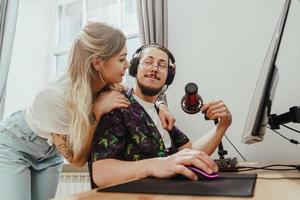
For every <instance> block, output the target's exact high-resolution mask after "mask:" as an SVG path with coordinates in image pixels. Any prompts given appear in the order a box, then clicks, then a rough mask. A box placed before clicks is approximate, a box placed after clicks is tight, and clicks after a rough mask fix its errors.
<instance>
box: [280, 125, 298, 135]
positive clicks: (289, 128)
mask: <svg viewBox="0 0 300 200" xmlns="http://www.w3.org/2000/svg"><path fill="white" fill-rule="evenodd" d="M282 126H284V127H285V128H287V129H290V130H292V131H295V132H296V133H300V131H298V130H296V129H294V128H292V127H289V126H287V125H282Z"/></svg>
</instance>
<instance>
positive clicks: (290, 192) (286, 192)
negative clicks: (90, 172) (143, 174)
mask: <svg viewBox="0 0 300 200" xmlns="http://www.w3.org/2000/svg"><path fill="white" fill-rule="evenodd" d="M272 163H273V164H274V163H276V164H279V163H280V164H287V163H288V164H292V163H300V161H299V162H296V161H292V162H263V163H261V162H260V163H258V162H247V163H240V164H239V165H247V166H250V165H251V166H263V165H266V164H272ZM240 173H241V172H240ZM242 173H257V180H256V186H255V190H254V196H253V197H252V198H239V197H238V198H232V197H213V196H186V195H157V194H156V195H154V194H133V193H107V192H97V190H91V191H88V192H83V193H78V194H75V195H73V196H70V197H68V198H62V199H67V200H96V199H97V200H102V199H103V200H107V199H113V200H124V199H132V200H196V199H197V200H204V199H213V200H222V199H224V200H228V199H234V200H240V199H243V200H245V199H255V200H267V199H271V200H293V199H299V198H300V172H299V171H296V170H293V171H264V170H255V171H252V172H242ZM285 177H298V178H299V179H275V178H285ZM272 178H273V179H272ZM56 200H59V199H56Z"/></svg>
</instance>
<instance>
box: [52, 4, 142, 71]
mask: <svg viewBox="0 0 300 200" xmlns="http://www.w3.org/2000/svg"><path fill="white" fill-rule="evenodd" d="M80 1H81V3H82V24H81V28H82V27H83V26H84V25H85V24H86V22H87V0H53V4H52V16H51V17H52V19H53V21H52V27H53V28H52V33H51V34H52V35H53V38H52V42H51V43H52V49H53V50H52V57H53V63H54V69H53V70H54V71H55V74H56V75H59V74H58V71H57V67H58V66H57V56H62V55H66V54H68V52H69V49H70V47H71V43H70V44H68V45H64V46H63V45H62V46H60V45H59V44H58V43H59V26H60V24H59V7H60V6H65V5H68V4H71V3H76V2H80ZM122 1H123V0H117V2H118V4H121V3H122ZM120 7H121V6H120ZM120 15H121V16H122V9H121V14H120ZM121 23H122V18H121V17H119V19H118V25H117V26H118V27H121ZM125 36H126V39H127V40H130V39H134V38H139V33H138V31H137V32H136V33H132V34H126V33H125ZM66 67H67V66H66Z"/></svg>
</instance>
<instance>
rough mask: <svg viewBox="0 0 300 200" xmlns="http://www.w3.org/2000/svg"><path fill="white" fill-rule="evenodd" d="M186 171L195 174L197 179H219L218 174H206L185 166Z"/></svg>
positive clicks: (200, 170) (193, 167) (195, 168)
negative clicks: (188, 170)
mask: <svg viewBox="0 0 300 200" xmlns="http://www.w3.org/2000/svg"><path fill="white" fill-rule="evenodd" d="M186 167H187V168H188V169H190V170H192V171H193V172H194V173H195V174H197V176H198V178H199V179H215V178H218V177H219V174H218V173H215V172H214V173H212V174H208V173H206V172H204V171H203V170H202V169H199V168H197V167H195V166H192V165H190V166H186Z"/></svg>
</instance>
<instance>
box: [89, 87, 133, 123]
mask: <svg viewBox="0 0 300 200" xmlns="http://www.w3.org/2000/svg"><path fill="white" fill-rule="evenodd" d="M129 104H130V103H129V101H128V99H127V98H126V97H125V96H124V95H123V94H122V93H120V92H117V91H113V90H110V91H106V92H103V93H101V94H100V95H99V96H98V97H97V100H96V101H95V102H94V105H93V108H92V109H93V110H92V111H93V114H94V115H95V117H96V121H97V122H98V121H99V119H100V118H101V116H102V115H103V114H105V113H108V112H110V111H112V110H113V109H115V108H122V107H123V108H126V107H128V106H129Z"/></svg>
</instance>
